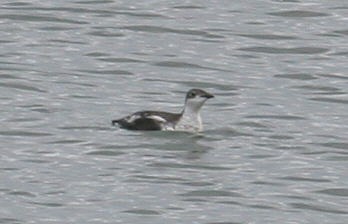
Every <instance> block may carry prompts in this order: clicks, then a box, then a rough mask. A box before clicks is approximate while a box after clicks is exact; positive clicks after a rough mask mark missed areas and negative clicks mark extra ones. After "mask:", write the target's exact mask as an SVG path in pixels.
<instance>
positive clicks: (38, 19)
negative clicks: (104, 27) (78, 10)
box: [0, 14, 88, 24]
mask: <svg viewBox="0 0 348 224" xmlns="http://www.w3.org/2000/svg"><path fill="white" fill-rule="evenodd" d="M0 19H9V20H14V21H24V22H28V21H29V22H40V23H42V22H55V23H67V24H88V22H84V21H78V20H72V19H62V18H57V17H52V16H38V15H35V16H34V15H17V14H1V15H0Z"/></svg>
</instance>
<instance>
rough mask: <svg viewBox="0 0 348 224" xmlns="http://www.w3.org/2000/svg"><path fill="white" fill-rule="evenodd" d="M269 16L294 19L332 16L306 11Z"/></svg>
mask: <svg viewBox="0 0 348 224" xmlns="http://www.w3.org/2000/svg"><path fill="white" fill-rule="evenodd" d="M268 14H269V15H272V16H281V17H294V18H301V17H322V16H330V14H328V13H323V12H314V11H305V10H289V11H282V12H271V13H268Z"/></svg>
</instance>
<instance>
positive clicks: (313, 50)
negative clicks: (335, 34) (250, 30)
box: [238, 47, 329, 54]
mask: <svg viewBox="0 0 348 224" xmlns="http://www.w3.org/2000/svg"><path fill="white" fill-rule="evenodd" d="M238 50H240V51H248V52H258V53H268V54H322V53H326V52H328V51H329V49H327V48H321V47H293V48H280V47H244V48H238Z"/></svg>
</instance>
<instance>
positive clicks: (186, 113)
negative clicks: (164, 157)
mask: <svg viewBox="0 0 348 224" xmlns="http://www.w3.org/2000/svg"><path fill="white" fill-rule="evenodd" d="M213 97H214V95H212V94H210V93H208V92H206V91H204V90H201V89H191V90H189V91H188V92H187V94H186V98H185V106H184V109H183V110H182V112H181V113H169V112H163V111H139V112H135V113H133V114H131V115H129V116H126V117H123V118H121V119H117V120H113V121H112V125H115V124H118V125H119V126H120V127H121V128H124V129H128V130H153V131H154V130H162V131H187V132H201V131H203V125H202V119H201V115H200V109H201V107H202V106H203V104H204V103H205V101H207V100H208V99H210V98H213Z"/></svg>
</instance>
